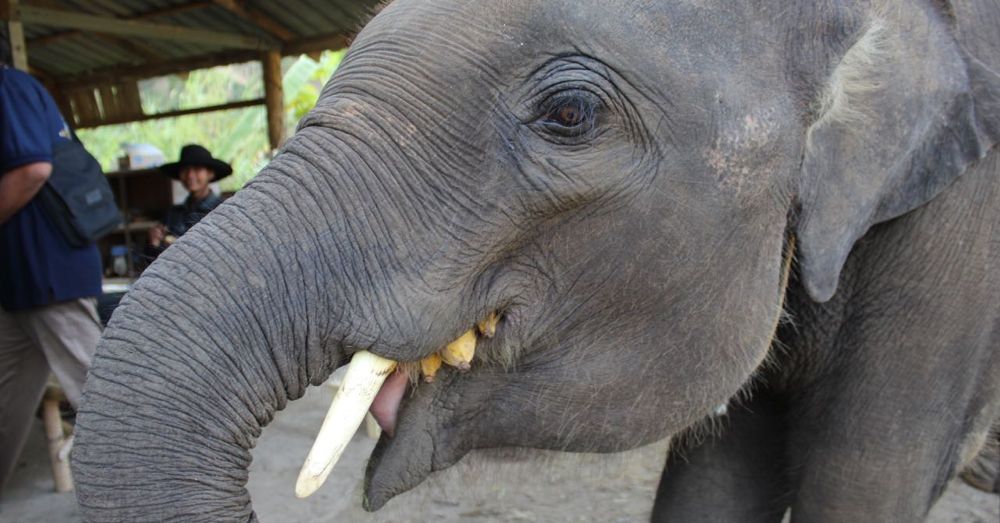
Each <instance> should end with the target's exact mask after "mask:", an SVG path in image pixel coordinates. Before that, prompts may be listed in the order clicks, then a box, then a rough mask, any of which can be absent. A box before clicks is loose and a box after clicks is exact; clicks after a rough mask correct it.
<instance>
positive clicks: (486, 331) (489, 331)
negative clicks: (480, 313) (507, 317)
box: [476, 312, 500, 338]
mask: <svg viewBox="0 0 1000 523" xmlns="http://www.w3.org/2000/svg"><path fill="white" fill-rule="evenodd" d="M499 322H500V316H498V315H497V313H495V312H491V313H490V315H489V317H487V318H486V319H485V320H482V321H480V322H479V323H478V324H477V325H476V326H477V327H478V328H479V333H480V334H482V335H483V336H486V337H487V338H492V337H493V335H495V334H496V333H497V323H499Z"/></svg>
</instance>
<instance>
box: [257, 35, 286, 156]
mask: <svg viewBox="0 0 1000 523" xmlns="http://www.w3.org/2000/svg"><path fill="white" fill-rule="evenodd" d="M261 65H262V66H263V69H264V105H266V106H267V138H268V141H269V142H270V144H271V150H272V151H273V150H275V149H277V148H278V147H281V144H282V143H284V142H285V100H284V98H285V95H284V89H283V88H282V86H281V53H280V52H278V51H268V52H266V53H264V57H263V59H261Z"/></svg>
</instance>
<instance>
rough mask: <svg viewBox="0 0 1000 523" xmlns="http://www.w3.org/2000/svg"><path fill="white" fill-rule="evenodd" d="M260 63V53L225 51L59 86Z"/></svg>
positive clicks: (103, 72) (109, 71)
mask: <svg viewBox="0 0 1000 523" xmlns="http://www.w3.org/2000/svg"><path fill="white" fill-rule="evenodd" d="M259 59H260V53H258V52H254V51H245V50H233V51H224V52H221V53H212V54H205V55H198V56H191V57H187V58H179V59H176V60H164V61H162V62H157V63H152V64H143V65H137V66H136V65H127V66H114V67H107V68H104V69H98V70H96V71H91V72H89V73H85V74H82V75H77V76H71V77H66V76H64V77H63V78H62V79H61V81H60V84H62V85H63V86H65V87H81V86H93V85H96V84H100V83H106V82H114V81H117V80H118V79H121V78H132V79H137V80H138V79H142V78H152V77H154V76H164V75H168V74H179V73H183V72H187V71H193V70H195V69H204V68H206V67H215V66H219V65H229V64H237V63H243V62H251V61H254V60H259Z"/></svg>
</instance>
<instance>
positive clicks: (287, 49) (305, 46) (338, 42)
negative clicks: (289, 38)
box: [281, 33, 351, 56]
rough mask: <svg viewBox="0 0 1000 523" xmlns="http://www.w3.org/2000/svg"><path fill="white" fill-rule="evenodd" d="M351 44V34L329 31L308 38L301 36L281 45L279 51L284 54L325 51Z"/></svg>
mask: <svg viewBox="0 0 1000 523" xmlns="http://www.w3.org/2000/svg"><path fill="white" fill-rule="evenodd" d="M350 44H351V35H348V34H344V33H331V34H325V35H319V36H311V37H309V38H301V39H299V40H296V41H294V42H289V43H287V44H285V46H284V47H282V49H281V52H282V53H284V54H285V55H286V56H289V55H297V54H307V53H312V52H316V51H326V50H327V49H329V50H332V51H337V50H339V49H343V48H345V47H347V46H349V45H350Z"/></svg>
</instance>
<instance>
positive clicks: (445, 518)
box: [0, 389, 1000, 523]
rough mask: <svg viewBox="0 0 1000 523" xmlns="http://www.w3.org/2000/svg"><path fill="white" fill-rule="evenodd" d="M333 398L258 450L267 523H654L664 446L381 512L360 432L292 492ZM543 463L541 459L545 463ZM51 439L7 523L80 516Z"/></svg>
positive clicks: (455, 478)
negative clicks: (61, 490)
mask: <svg viewBox="0 0 1000 523" xmlns="http://www.w3.org/2000/svg"><path fill="white" fill-rule="evenodd" d="M329 394H330V392H329V391H328V390H326V389H313V390H312V391H310V393H309V394H307V395H306V397H305V398H304V399H302V400H301V401H297V402H295V403H293V404H291V405H290V406H289V408H288V409H287V410H286V411H284V412H282V413H280V414H279V416H278V418H277V420H276V421H275V423H274V424H273V425H272V426H271V427H269V428H268V429H266V430H265V431H264V435H263V437H262V438H261V441H260V442H259V445H258V446H257V448H256V449H255V450H254V452H253V455H254V463H253V466H252V467H251V473H250V486H249V488H250V492H251V494H252V496H253V502H254V508H255V510H256V511H257V513H258V515H259V516H260V519H261V521H264V522H280V523H296V522H305V521H309V522H350V523H355V522H357V523H409V522H413V523H417V522H421V523H422V522H426V521H440V522H458V521H461V522H475V523H479V522H503V523H523V522H543V521H544V522H574V523H584V522H594V523H598V522H600V523H632V522H642V521H647V520H648V517H649V510H650V507H651V506H652V500H653V495H654V492H655V489H656V483H657V480H658V478H659V473H660V467H661V464H662V457H661V456H662V455H663V452H664V444H662V443H660V444H654V445H651V446H648V447H645V448H642V449H638V450H635V451H632V452H627V453H622V454H616V455H611V456H595V455H586V456H580V455H570V454H559V453H532V455H531V458H530V459H528V457H527V456H522V459H518V460H515V461H513V462H511V461H510V457H508V458H506V459H504V458H500V457H498V456H494V455H488V454H478V455H474V456H470V457H467V458H466V459H465V460H463V461H462V462H461V463H460V464H459V465H457V466H456V467H454V468H452V469H450V470H449V471H446V472H444V473H442V474H439V475H437V476H435V477H432V478H431V479H430V480H429V481H428V482H426V483H424V484H423V485H421V486H420V487H418V488H417V489H416V490H414V491H412V492H409V493H407V494H404V495H403V496H400V497H398V498H396V499H395V500H393V501H392V502H390V503H389V505H388V506H387V507H386V508H385V509H383V510H382V511H379V512H378V513H375V514H368V513H365V512H364V511H363V510H361V502H360V500H361V491H360V480H361V476H362V473H363V468H364V462H365V460H366V458H367V456H368V454H369V452H370V450H371V447H372V446H373V445H374V440H372V439H370V438H367V437H366V436H365V435H364V433H363V432H361V433H359V434H358V435H357V436H356V437H355V439H354V441H353V442H352V444H351V446H350V447H349V448H348V449H347V451H346V452H345V454H344V457H343V458H342V459H341V462H340V464H339V465H338V467H337V469H336V470H335V471H334V473H333V474H332V475H331V479H330V480H329V481H328V482H327V484H326V485H325V486H324V487H323V488H322V489H321V490H320V491H319V492H318V493H317V494H315V495H314V496H313V497H311V498H309V499H307V500H304V501H303V500H298V499H296V498H295V496H294V494H293V493H292V488H293V485H294V482H295V478H296V476H297V474H298V470H299V466H300V465H301V463H302V460H303V459H304V458H305V455H306V453H307V452H308V449H309V446H310V445H311V443H312V439H313V437H314V436H315V433H316V431H317V430H318V427H319V425H320V422H321V421H322V417H323V414H324V413H325V411H326V408H327V406H328V401H329V397H330V396H329ZM539 458H540V459H539ZM51 489H52V480H51V477H50V475H49V469H48V465H47V462H46V455H45V444H44V434H43V433H42V431H41V427H40V423H36V424H35V427H34V428H33V432H32V435H31V439H30V441H29V445H28V449H27V450H26V451H25V452H24V454H23V455H22V458H21V463H20V464H19V468H18V470H17V472H16V474H15V476H14V479H13V480H12V482H11V485H9V486H8V488H7V489H6V490H5V491H4V492H3V497H2V498H0V523H35V522H39V523H42V522H44V523H61V522H78V521H80V520H81V518H80V515H79V512H78V510H77V508H76V504H75V499H74V497H73V494H56V493H53V492H52V491H51ZM998 521H1000V497H998V496H995V495H989V494H984V493H982V492H979V491H976V490H974V489H972V488H970V487H968V486H966V485H965V484H963V483H961V482H953V483H952V485H951V486H950V487H949V489H948V492H947V494H946V496H945V497H944V498H943V499H942V500H941V501H940V502H939V503H938V505H937V506H936V507H935V509H934V511H933V513H932V516H931V518H930V519H929V522H931V523H959V522H961V523H996V522H998Z"/></svg>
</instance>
